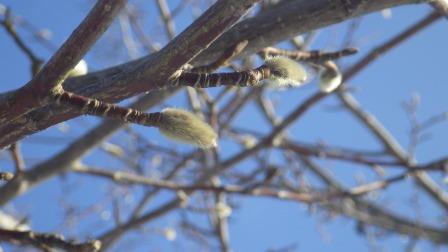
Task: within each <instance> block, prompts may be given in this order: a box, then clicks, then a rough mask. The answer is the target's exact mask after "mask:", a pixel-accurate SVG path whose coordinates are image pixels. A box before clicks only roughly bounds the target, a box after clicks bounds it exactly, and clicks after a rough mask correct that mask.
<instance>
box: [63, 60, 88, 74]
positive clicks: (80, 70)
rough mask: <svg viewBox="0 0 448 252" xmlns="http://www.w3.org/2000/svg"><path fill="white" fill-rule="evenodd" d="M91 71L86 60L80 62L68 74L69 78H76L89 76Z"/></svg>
mask: <svg viewBox="0 0 448 252" xmlns="http://www.w3.org/2000/svg"><path fill="white" fill-rule="evenodd" d="M88 71H89V67H88V66H87V62H86V61H85V60H80V61H79V62H78V64H76V66H75V67H74V68H73V69H72V70H70V71H69V72H68V76H67V77H76V76H80V75H84V74H87V72H88Z"/></svg>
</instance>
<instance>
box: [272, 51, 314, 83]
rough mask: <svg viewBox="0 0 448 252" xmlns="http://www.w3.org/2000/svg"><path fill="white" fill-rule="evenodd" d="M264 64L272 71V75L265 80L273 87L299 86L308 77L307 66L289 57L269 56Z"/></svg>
mask: <svg viewBox="0 0 448 252" xmlns="http://www.w3.org/2000/svg"><path fill="white" fill-rule="evenodd" d="M264 65H265V66H267V67H268V68H269V70H270V72H271V76H270V77H269V78H268V79H266V80H265V82H266V83H267V84H268V85H271V86H273V87H288V86H292V87H298V86H301V85H302V84H304V83H305V82H306V81H307V79H308V74H307V72H306V70H305V68H304V67H303V66H302V65H301V64H299V63H298V62H296V61H294V60H292V59H290V58H287V57H272V58H268V59H267V60H266V62H265V63H264Z"/></svg>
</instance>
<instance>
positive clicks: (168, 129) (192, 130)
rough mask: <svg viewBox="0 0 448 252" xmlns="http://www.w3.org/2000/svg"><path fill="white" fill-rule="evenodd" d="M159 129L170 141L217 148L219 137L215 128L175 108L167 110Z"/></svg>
mask: <svg viewBox="0 0 448 252" xmlns="http://www.w3.org/2000/svg"><path fill="white" fill-rule="evenodd" d="M157 127H159V130H160V132H161V133H162V134H163V135H164V136H166V137H167V138H169V139H172V140H174V141H179V142H184V143H187V144H192V145H195V146H198V147H199V148H203V149H208V148H212V147H216V146H217V145H218V144H217V139H218V135H217V134H216V133H215V131H214V130H213V128H212V127H211V126H210V125H208V124H207V123H206V122H204V121H203V120H201V119H200V118H199V117H198V116H196V115H195V114H193V113H191V112H189V111H186V110H182V109H175V108H166V109H164V110H163V111H162V117H161V119H160V122H159V123H158V125H157Z"/></svg>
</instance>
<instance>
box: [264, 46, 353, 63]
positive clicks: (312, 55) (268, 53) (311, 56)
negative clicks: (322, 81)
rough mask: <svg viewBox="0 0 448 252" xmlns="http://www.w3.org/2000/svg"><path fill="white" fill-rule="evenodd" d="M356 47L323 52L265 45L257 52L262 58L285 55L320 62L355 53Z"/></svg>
mask: <svg viewBox="0 0 448 252" xmlns="http://www.w3.org/2000/svg"><path fill="white" fill-rule="evenodd" d="M357 52H358V49H356V48H345V49H342V50H340V51H337V52H323V51H319V50H314V51H297V50H285V49H279V48H275V47H267V48H265V49H263V50H262V51H261V52H260V53H259V54H260V55H261V56H262V57H263V58H267V57H275V56H286V57H288V58H291V59H294V60H298V61H304V62H312V63H321V62H325V61H328V60H336V59H339V58H342V57H346V56H350V55H353V54H356V53H357Z"/></svg>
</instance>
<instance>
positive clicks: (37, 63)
mask: <svg viewBox="0 0 448 252" xmlns="http://www.w3.org/2000/svg"><path fill="white" fill-rule="evenodd" d="M0 24H1V25H2V26H3V27H4V28H5V29H6V31H7V32H8V34H9V35H10V36H11V37H12V39H13V40H14V42H15V43H16V45H17V46H18V47H19V48H20V49H21V50H22V51H23V52H24V53H25V55H26V56H27V57H28V59H29V60H30V62H31V75H32V76H34V75H36V73H37V72H38V71H39V69H40V67H41V65H42V63H43V61H42V60H41V59H40V58H38V57H37V56H36V55H35V54H34V53H33V51H32V50H31V49H30V48H29V47H28V46H27V45H26V44H25V42H24V41H23V40H22V38H21V37H20V36H19V35H18V34H17V32H16V30H15V29H14V24H13V21H12V17H11V10H10V9H9V8H7V9H6V13H5V17H4V19H3V20H1V21H0Z"/></svg>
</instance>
